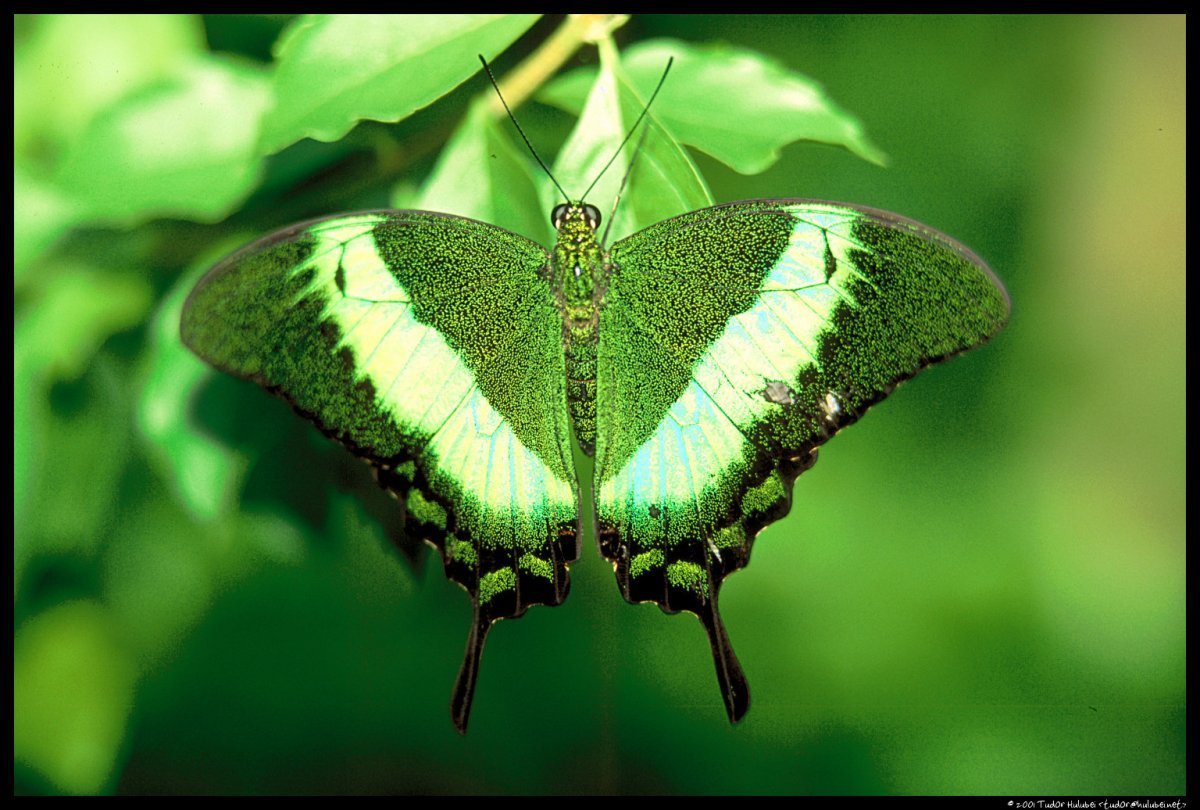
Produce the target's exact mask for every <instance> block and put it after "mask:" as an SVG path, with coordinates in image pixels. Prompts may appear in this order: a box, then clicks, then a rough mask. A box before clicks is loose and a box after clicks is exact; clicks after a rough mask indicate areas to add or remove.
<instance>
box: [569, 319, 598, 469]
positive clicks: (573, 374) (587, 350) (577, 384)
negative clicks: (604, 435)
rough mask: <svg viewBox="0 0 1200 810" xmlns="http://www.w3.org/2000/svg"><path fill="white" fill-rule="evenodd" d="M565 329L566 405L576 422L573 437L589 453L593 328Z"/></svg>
mask: <svg viewBox="0 0 1200 810" xmlns="http://www.w3.org/2000/svg"><path fill="white" fill-rule="evenodd" d="M564 331H565V333H566V334H565V335H564V338H565V343H566V346H565V348H566V359H567V408H568V410H569V411H570V413H571V420H572V421H573V422H574V423H575V438H576V439H578V440H579V446H580V447H581V448H583V451H584V452H585V453H587V454H588V455H589V456H590V455H592V452H593V450H594V448H595V446H596V329H595V327H591V328H570V327H568V328H567V329H566V330H564Z"/></svg>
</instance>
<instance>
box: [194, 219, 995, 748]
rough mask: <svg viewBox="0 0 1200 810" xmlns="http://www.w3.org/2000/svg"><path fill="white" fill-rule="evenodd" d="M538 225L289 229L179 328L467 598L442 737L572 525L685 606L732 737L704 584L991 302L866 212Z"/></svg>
mask: <svg viewBox="0 0 1200 810" xmlns="http://www.w3.org/2000/svg"><path fill="white" fill-rule="evenodd" d="M551 221H552V223H553V225H554V227H555V229H556V231H557V240H556V242H555V244H554V246H553V247H552V248H551V249H549V250H547V249H546V248H544V247H543V246H542V245H540V244H538V243H536V242H534V241H531V240H529V239H527V238H525V237H523V236H520V235H517V234H515V233H512V232H510V231H507V230H504V229H501V228H499V227H496V226H494V225H489V224H487V223H484V222H480V221H477V220H473V219H466V218H462V217H457V216H452V215H449V214H442V213H435V212H430V211H412V210H377V211H365V212H360V213H351V214H339V215H336V216H331V217H327V218H323V219H317V220H313V221H309V222H304V223H300V224H297V225H293V226H291V227H289V228H285V229H283V230H280V231H278V232H276V233H273V234H271V235H269V236H266V237H264V238H262V239H260V240H258V241H256V242H254V243H252V244H250V245H248V246H247V247H245V248H243V249H241V250H239V251H238V252H236V253H234V254H233V255H231V256H229V257H228V258H226V259H224V260H223V261H221V262H220V263H219V264H217V265H216V266H215V267H214V268H213V269H212V270H211V271H210V272H209V273H208V274H207V275H206V276H205V277H204V278H203V279H202V280H201V282H200V283H199V284H198V285H197V287H196V288H195V289H194V290H193V292H192V293H191V296H190V297H189V298H188V300H187V303H186V305H185V308H184V311H183V316H182V323H181V335H182V339H183V341H184V343H185V344H186V345H187V346H189V347H190V348H191V350H192V351H193V352H195V353H196V354H197V355H199V356H200V357H201V358H203V359H205V360H206V361H208V362H209V363H210V364H211V365H213V366H215V367H216V368H218V369H220V370H222V371H225V372H228V373H230V374H233V375H235V376H238V377H242V378H245V379H248V380H252V381H254V382H256V383H258V384H259V385H261V386H263V387H264V388H266V389H267V390H268V391H270V392H272V393H274V394H276V395H278V396H280V397H282V398H283V399H285V400H287V401H288V402H289V403H290V404H291V405H292V407H293V408H294V409H295V410H296V411H297V412H298V413H299V414H301V415H302V416H304V417H306V418H308V419H309V420H311V421H312V422H314V423H315V424H316V425H317V427H319V428H320V429H321V430H322V431H323V432H324V433H325V434H326V435H328V436H329V437H331V438H332V439H334V440H336V441H337V442H339V443H341V444H342V445H344V446H345V447H347V448H348V449H349V450H350V451H351V452H352V453H354V454H355V455H357V456H359V457H361V458H362V459H364V460H365V461H366V462H367V463H368V464H370V465H371V467H373V468H374V471H375V474H376V477H377V480H378V482H379V484H380V485H381V486H382V487H384V488H385V489H387V490H388V491H390V492H391V493H392V494H393V495H394V496H395V497H396V499H397V500H398V501H399V503H400V507H401V510H402V512H403V516H402V519H403V524H402V525H403V526H404V530H405V532H406V533H407V534H408V535H410V536H412V537H413V538H416V539H423V540H425V541H427V542H429V543H430V544H431V545H433V546H434V547H435V548H437V549H438V551H439V552H440V553H441V556H442V559H443V562H444V566H445V572H446V575H447V577H449V578H450V579H451V580H453V581H454V582H457V583H458V584H460V585H461V586H462V587H463V588H464V589H466V591H467V592H468V593H469V594H470V595H471V599H472V602H473V606H474V617H473V621H472V624H471V628H470V631H469V635H468V641H467V648H466V653H465V655H464V660H463V664H462V668H461V670H460V672H459V676H458V679H457V682H456V684H455V687H454V692H453V697H452V700H451V715H452V719H453V721H454V723H455V725H456V726H457V727H458V728H459V730H460V731H464V732H465V729H466V726H467V720H468V717H469V713H470V707H471V702H472V696H473V694H474V689H475V683H476V678H477V675H478V672H479V664H480V657H481V654H482V651H483V646H484V641H485V639H486V637H487V634H488V630H489V628H490V627H491V626H492V624H493V623H494V622H496V621H498V620H500V619H506V618H514V617H517V616H520V615H522V614H523V613H524V612H525V611H526V609H528V608H529V607H530V606H531V605H557V604H560V603H561V602H562V601H563V600H564V599H565V598H566V596H567V592H568V588H569V577H568V566H569V565H570V564H571V563H572V562H573V561H575V560H576V559H577V558H578V557H579V554H580V539H581V535H582V534H583V525H584V523H585V522H587V523H590V524H591V525H592V526H593V527H594V531H595V536H596V537H597V538H598V542H599V546H600V552H601V553H602V554H603V556H604V557H605V558H606V559H607V560H608V561H609V562H611V563H612V566H613V569H614V571H615V574H616V579H617V584H618V587H619V589H620V592H621V595H622V596H623V597H624V598H625V599H626V600H628V601H629V602H635V603H636V602H653V603H656V604H658V605H659V607H660V608H662V610H664V611H666V612H668V613H675V612H679V611H688V612H691V613H693V614H695V615H696V616H698V617H699V619H700V621H701V623H702V624H703V626H704V628H705V630H706V631H707V634H708V638H709V641H710V644H711V648H712V654H713V660H714V663H715V667H716V674H717V680H718V683H719V686H720V690H721V695H722V698H723V700H724V703H725V708H726V712H727V714H728V716H729V719H730V721H731V722H736V721H737V720H739V719H740V718H741V717H742V716H743V715H744V714H745V713H746V711H747V708H748V706H749V688H748V685H747V682H746V678H745V675H744V673H743V671H742V668H741V665H740V664H739V662H738V659H737V657H736V655H735V654H734V651H733V648H732V646H731V644H730V641H729V637H728V635H727V633H726V631H725V628H724V625H723V624H722V621H721V617H720V613H719V611H718V607H717V597H718V593H719V591H720V587H721V584H722V582H723V581H724V580H725V578H726V577H727V576H729V575H730V574H731V573H733V572H734V571H737V570H739V569H740V568H742V567H744V566H745V565H746V564H747V562H748V561H749V558H750V550H751V546H752V544H753V541H754V538H755V536H756V535H757V534H758V533H759V532H760V531H761V530H762V529H763V528H764V527H766V526H767V525H769V524H770V523H772V522H773V521H776V520H778V519H779V518H781V517H783V516H784V515H785V514H787V512H788V510H789V508H790V505H791V498H792V485H793V482H794V480H795V478H796V476H797V475H799V474H800V473H801V472H803V471H804V470H806V469H808V468H809V467H811V466H812V464H813V463H815V461H816V453H817V448H818V447H819V446H820V445H821V444H823V443H824V442H825V441H826V440H828V439H829V438H830V437H831V436H833V435H834V434H835V433H837V432H838V431H839V430H840V429H841V428H843V427H845V426H847V425H849V424H851V423H853V422H854V421H856V420H857V419H858V418H859V417H860V416H862V414H863V413H864V412H865V411H866V410H867V409H868V408H869V407H870V406H871V405H872V404H874V403H876V402H878V401H879V400H881V399H882V398H883V397H885V396H887V394H888V393H890V392H891V391H892V389H894V388H895V387H896V385H897V384H899V383H900V382H901V381H903V380H905V379H908V378H910V377H912V376H913V375H914V374H916V373H917V372H919V371H920V370H921V369H923V368H925V367H926V366H929V365H930V364H933V363H936V362H939V361H941V360H944V359H946V358H948V357H950V356H952V355H955V354H958V353H960V352H962V351H965V350H967V349H970V348H972V347H974V346H977V345H979V344H981V343H983V342H985V341H986V340H988V339H989V338H991V337H992V336H994V335H995V334H996V333H997V332H998V331H999V330H1000V329H1001V328H1002V326H1003V325H1004V324H1005V322H1006V321H1007V318H1008V314H1009V309H1010V304H1009V298H1008V294H1007V293H1006V291H1005V290H1004V287H1003V285H1002V284H1001V283H1000V282H999V281H998V280H997V278H996V276H995V275H994V274H993V273H992V271H991V270H990V269H989V268H988V266H987V265H986V264H985V263H984V262H983V261H982V260H981V259H980V258H979V257H978V256H976V255H975V254H974V253H972V252H971V251H970V250H968V249H967V248H966V247H964V246H963V245H961V244H959V243H958V242H956V241H954V240H953V239H950V238H949V237H947V236H945V235H943V234H941V233H939V232H938V231H936V230H934V229H932V228H930V227H927V226H925V225H922V224H920V223H918V222H915V221H913V220H910V219H906V218H904V217H901V216H898V215H896V214H892V213H888V212H885V211H879V210H875V209H872V208H866V207H863V206H858V205H851V204H845V203H834V202H825V201H819V200H807V199H766V200H748V201H742V202H733V203H727V204H723V205H716V206H713V207H708V208H702V209H699V210H695V211H691V212H690V213H685V214H682V215H680V216H675V217H672V218H669V219H666V220H663V221H661V222H658V223H657V224H654V225H651V226H649V227H647V228H644V229H643V230H640V231H638V232H636V233H633V234H632V235H630V236H627V237H625V238H622V239H620V240H619V241H616V242H615V243H614V244H612V245H611V246H607V247H606V246H605V245H603V244H602V239H601V237H600V236H599V235H598V234H599V233H600V231H599V227H600V224H601V215H600V212H599V210H598V209H597V208H596V207H595V206H593V205H591V204H589V203H587V202H584V201H579V200H576V201H569V202H564V203H562V204H559V205H557V206H556V207H555V208H554V209H553V211H552V214H551ZM573 442H577V443H578V445H579V447H580V448H582V449H583V451H584V452H585V453H587V454H589V455H593V456H594V458H595V465H594V476H593V479H592V480H591V481H590V482H582V483H583V485H584V486H590V488H591V492H592V495H593V502H594V510H593V511H594V513H593V514H588V515H583V514H581V500H580V485H581V482H580V481H579V480H578V479H577V476H576V473H575V466H574V462H573V457H572V447H573Z"/></svg>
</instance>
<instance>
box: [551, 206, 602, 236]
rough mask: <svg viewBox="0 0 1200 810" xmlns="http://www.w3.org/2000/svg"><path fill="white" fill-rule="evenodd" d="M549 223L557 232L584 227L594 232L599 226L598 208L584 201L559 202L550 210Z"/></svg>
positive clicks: (566, 231) (568, 231)
mask: <svg viewBox="0 0 1200 810" xmlns="http://www.w3.org/2000/svg"><path fill="white" fill-rule="evenodd" d="M550 223H551V224H552V225H553V226H554V230H556V231H558V232H559V233H571V232H572V231H578V230H581V228H586V229H587V230H588V231H590V232H591V233H593V234H595V233H596V229H597V228H599V227H600V209H599V208H597V207H596V206H594V205H591V204H590V203H585V202H570V203H559V204H558V205H556V206H554V210H553V211H551V212H550Z"/></svg>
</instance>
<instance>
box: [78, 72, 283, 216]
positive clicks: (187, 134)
mask: <svg viewBox="0 0 1200 810" xmlns="http://www.w3.org/2000/svg"><path fill="white" fill-rule="evenodd" d="M267 98H268V85H267V81H266V78H265V77H264V76H263V75H262V73H260V72H259V71H257V70H254V69H251V68H248V67H243V66H235V65H232V64H230V63H227V62H223V61H219V60H216V59H213V60H209V61H195V62H192V63H191V64H189V65H188V66H187V67H186V68H184V69H183V70H181V71H179V72H178V73H177V74H176V75H175V76H173V77H171V78H169V79H164V80H162V81H160V82H158V83H156V84H154V85H153V86H152V87H148V88H145V89H143V90H142V91H140V92H138V93H137V94H135V95H134V96H132V97H129V98H126V99H124V100H123V101H122V102H121V103H119V104H117V105H115V106H113V107H110V108H109V109H107V110H105V111H104V112H103V113H102V114H101V115H99V116H97V118H96V119H95V120H93V121H92V123H91V125H90V126H89V127H88V128H87V130H86V131H85V132H84V133H83V134H82V136H81V137H80V138H79V139H78V140H77V141H75V142H74V143H72V144H71V148H70V150H69V152H68V154H67V156H66V157H65V159H64V163H63V165H62V167H61V168H60V170H59V172H58V176H57V178H56V179H57V184H58V186H59V188H60V189H61V190H62V191H63V192H64V193H66V194H69V195H70V196H71V197H72V198H73V199H74V200H75V201H76V203H77V204H78V205H79V206H80V208H81V209H82V210H83V213H84V215H86V216H87V217H89V218H91V219H95V220H99V221H103V222H111V223H118V224H124V225H130V224H135V223H138V222H142V221H144V220H147V219H150V218H153V217H165V216H175V217H185V218H189V219H198V220H203V221H215V220H217V219H220V218H221V217H223V216H225V215H226V214H228V213H229V211H230V209H231V208H232V207H233V206H234V205H235V204H236V203H237V202H238V201H240V200H241V199H242V198H244V197H245V196H246V195H247V194H249V192H250V190H251V189H252V188H253V187H254V185H255V183H256V182H257V179H258V174H259V171H260V166H261V160H260V158H259V155H258V152H257V140H258V131H259V122H260V117H261V115H262V113H263V110H264V109H265V107H266V104H267Z"/></svg>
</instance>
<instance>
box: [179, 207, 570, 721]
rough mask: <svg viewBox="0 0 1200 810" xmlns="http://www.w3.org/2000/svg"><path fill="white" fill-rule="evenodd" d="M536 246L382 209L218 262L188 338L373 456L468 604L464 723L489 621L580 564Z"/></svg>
mask: <svg viewBox="0 0 1200 810" xmlns="http://www.w3.org/2000/svg"><path fill="white" fill-rule="evenodd" d="M547 261H548V257H547V254H546V252H545V250H543V249H542V248H541V247H540V246H538V245H536V244H535V243H533V242H530V241H528V240H526V239H524V238H522V237H519V236H516V235H514V234H511V233H509V232H507V231H503V230H501V229H499V228H496V227H493V226H490V225H486V224H484V223H480V222H476V221H473V220H467V219H461V218H457V217H450V216H443V215H437V214H430V213H426V212H415V211H383V212H369V213H364V214H357V215H347V216H340V217H337V218H333V219H328V220H323V221H318V222H314V223H309V224H306V225H302V226H296V227H295V228H292V229H289V230H287V231H283V232H280V233H279V234H276V235H275V236H272V237H268V238H266V239H264V240H262V241H260V242H258V243H255V244H254V245H251V246H250V247H248V248H246V249H244V250H242V251H240V252H239V253H237V254H235V255H233V256H231V257H229V258H228V259H226V260H225V261H224V262H222V263H221V264H220V265H218V266H217V267H216V268H214V269H213V271H212V272H211V273H210V274H209V275H208V276H207V277H206V278H205V279H204V281H203V282H201V284H200V285H199V286H198V287H197V289H196V290H195V291H194V292H193V294H192V296H191V298H190V299H189V300H188V303H187V305H186V308H185V311H184V316H183V327H182V333H183V339H184V342H185V343H186V344H187V345H188V346H189V347H190V348H191V349H192V350H193V351H195V352H196V353H197V354H199V355H200V356H201V357H203V358H205V359H206V360H208V361H209V362H210V363H212V364H213V365H215V366H217V367H218V368H220V369H222V370H224V371H227V372H230V373H232V374H235V375H237V376H240V377H244V378H247V379H251V380H253V381H255V382H257V383H259V384H260V385H262V386H264V387H265V388H267V389H269V390H270V391H272V392H274V393H276V394H278V395H280V396H282V397H283V398H285V399H286V400H288V401H289V402H290V403H291V404H292V405H293V407H295V409H296V410H297V411H298V412H300V413H301V414H303V415H304V416H306V417H308V418H310V419H311V420H312V421H314V422H315V423H316V424H317V425H318V426H319V427H320V428H321V429H322V430H323V431H324V432H325V433H326V434H328V435H329V436H331V437H333V438H335V439H337V440H338V441H340V442H341V443H342V444H344V445H346V446H347V447H349V448H350V449H352V450H353V451H354V452H356V453H357V454H359V455H360V456H362V457H363V458H364V459H366V460H367V461H368V462H370V463H371V464H372V465H373V466H374V467H375V469H376V471H377V474H378V477H379V480H380V482H381V484H383V485H384V486H385V487H387V488H388V489H390V490H391V491H392V492H393V493H394V494H395V495H396V496H397V498H398V499H399V500H400V502H401V504H402V505H403V506H404V508H405V509H406V512H407V518H406V522H405V526H406V531H409V532H410V533H416V534H417V535H419V536H420V537H421V538H422V539H426V540H429V541H430V542H432V543H433V544H435V545H436V546H437V547H438V548H439V549H440V550H441V552H442V555H443V557H444V561H445V565H446V573H447V575H448V576H449V577H450V578H452V579H453V580H455V581H457V582H459V583H460V584H461V585H463V586H464V587H465V588H466V589H467V590H468V591H469V592H470V594H471V596H472V599H473V601H474V603H475V612H476V619H475V623H474V625H473V629H472V632H471V637H470V640H469V642H468V648H467V656H466V661H465V662H464V665H463V671H462V674H461V675H460V678H459V684H458V687H457V688H456V691H455V699H454V705H453V712H454V719H455V722H456V723H457V724H458V725H459V727H460V728H465V725H466V720H467V712H468V710H469V707H470V699H471V694H472V690H473V687H474V680H475V674H476V672H477V668H478V663H479V655H480V652H481V650H482V646H483V640H484V638H485V636H486V633H487V629H488V627H489V626H490V625H491V623H492V622H493V621H495V620H496V619H501V618H507V617H511V616H518V615H520V614H521V613H523V612H524V611H525V609H526V608H527V607H528V606H530V605H533V604H558V603H559V602H561V601H562V600H563V599H564V598H565V596H566V593H567V587H568V579H567V564H568V563H569V562H571V561H573V560H574V559H575V558H576V557H577V555H578V508H577V503H578V486H577V483H576V480H575V474H574V469H573V466H572V461H571V445H570V425H569V423H568V415H567V408H566V391H565V371H564V363H563V352H562V327H561V321H560V320H559V316H558V312H557V310H556V308H555V305H554V301H553V299H552V297H551V294H550V290H549V287H548V285H547V283H546V281H545V267H546V263H547Z"/></svg>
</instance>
